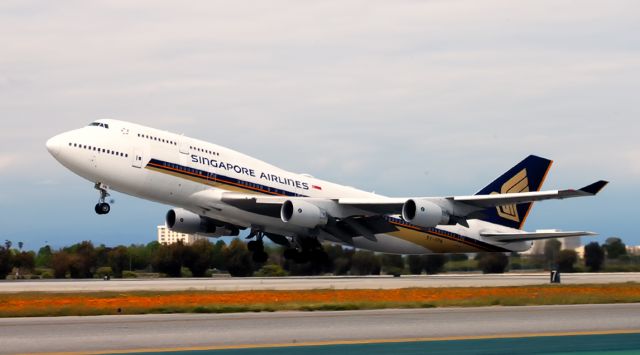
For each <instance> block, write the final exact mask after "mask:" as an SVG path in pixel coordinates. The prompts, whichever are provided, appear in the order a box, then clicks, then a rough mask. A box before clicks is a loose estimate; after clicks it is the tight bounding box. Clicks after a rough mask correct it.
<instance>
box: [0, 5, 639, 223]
mask: <svg viewBox="0 0 640 355" xmlns="http://www.w3.org/2000/svg"><path fill="white" fill-rule="evenodd" d="M638 10H640V5H639V4H638V3H637V2H635V1H617V0H614V1H608V2H607V3H606V5H602V2H601V1H582V2H580V6H576V5H575V2H573V1H557V0H554V1H550V0H548V1H533V0H532V1H525V2H517V3H515V2H512V1H505V0H488V1H483V2H478V1H473V0H457V1H393V2H385V1H368V0H367V1H342V0H339V1H338V0H336V1H322V2H299V1H269V2H224V1H207V2H195V3H190V4H189V5H188V6H184V5H182V4H179V3H177V2H174V1H141V2H129V1H105V2H97V3H96V2H93V3H91V4H88V3H87V4H85V3H82V2H75V1H69V2H64V1H63V2H55V3H47V4H42V3H40V2H30V1H5V2H2V3H1V4H0V41H1V42H2V43H3V49H2V56H0V93H1V95H0V111H1V112H2V118H1V120H2V129H1V130H0V152H19V154H20V159H18V158H17V157H15V156H12V155H11V154H7V153H2V154H0V168H2V173H0V183H3V182H5V183H6V181H7V179H9V178H11V179H12V180H11V181H14V180H17V179H18V178H20V179H21V181H23V182H24V183H25V184H31V183H36V182H38V181H40V182H42V181H56V182H60V184H64V185H65V186H71V185H73V186H75V184H76V183H78V182H79V181H80V180H79V178H76V177H74V176H72V175H71V174H70V173H68V172H66V171H65V170H64V169H63V168H61V167H60V166H59V165H58V164H57V163H56V162H55V161H54V160H53V159H52V158H51V157H50V156H49V154H48V153H47V152H46V149H45V148H44V142H45V141H46V139H47V138H49V137H51V136H53V135H55V134H57V133H60V132H62V131H66V130H70V129H73V128H77V127H80V126H83V125H85V124H87V123H88V122H90V121H92V120H94V119H95V118H102V117H109V118H119V119H124V120H129V121H134V122H137V123H141V124H146V125H150V126H154V127H158V128H162V129H167V130H171V131H175V132H179V133H185V134H187V135H190V136H195V137H198V138H202V139H205V140H208V141H212V142H215V143H219V144H221V145H225V146H229V147H231V148H234V149H236V150H238V151H241V152H245V153H247V154H250V155H254V156H256V157H258V158H261V159H264V160H267V161H269V162H272V163H274V164H275V165H278V166H282V167H284V168H287V169H290V170H293V171H300V172H308V173H311V174H313V175H315V176H317V177H320V178H326V179H330V180H335V181H337V182H340V183H344V184H349V185H354V186H356V187H362V188H364V189H367V190H376V191H378V192H380V193H384V194H389V195H415V194H423V193H425V194H427V193H428V194H438V193H441V194H451V193H455V192H457V193H471V192H473V191H474V190H476V189H477V188H478V187H480V186H481V185H483V184H484V183H486V182H487V181H489V180H491V179H493V178H494V177H495V175H496V174H498V173H499V172H500V171H502V170H506V169H507V168H508V167H509V166H510V165H512V164H513V163H515V162H517V161H519V160H520V159H522V158H523V157H524V156H526V155H528V154H531V153H535V154H540V155H544V156H548V157H550V158H552V159H554V160H555V161H556V164H555V167H554V170H553V172H552V174H551V176H550V181H549V183H550V184H552V183H553V184H557V185H562V186H554V187H564V184H565V183H571V184H573V183H574V182H575V181H577V182H578V183H581V182H582V181H584V182H589V180H591V179H592V178H599V177H600V174H602V175H608V176H610V177H611V178H612V179H615V180H616V183H618V184H623V185H628V186H632V187H633V186H635V185H634V184H636V185H637V183H636V181H637V175H638V172H637V170H638V169H636V168H635V167H637V161H638V159H637V155H638V154H637V153H635V152H638V151H640V143H638V140H637V137H636V136H637V132H639V131H640V121H638V120H637V117H640V106H638V105H637V92H639V91H640V84H639V83H640V64H639V63H640V41H639V40H638V36H637V35H636V34H637V33H639V32H640V22H639V21H637V14H638ZM7 156H8V157H9V158H7ZM3 159H4V160H3ZM634 162H635V163H634ZM630 163H631V165H630ZM18 164H19V167H20V169H19V171H18V170H15V169H14V170H11V171H8V170H9V169H7V168H6V167H9V166H11V167H12V168H13V167H16V166H18ZM425 171H429V174H428V176H425V174H424V172H425ZM42 174H44V175H46V176H41V175H42ZM554 179H555V180H554ZM585 180H586V181H585ZM78 185H79V183H78ZM47 186H49V185H41V188H43V189H44V188H46V187H47ZM79 186H82V185H79ZM49 188H50V189H51V190H50V192H51V193H52V194H53V193H54V192H55V191H56V190H55V189H54V187H53V186H49ZM55 188H56V189H57V188H58V187H55ZM89 188H90V187H89ZM78 191H84V190H81V189H80V188H78ZM90 192H92V191H90ZM74 193H75V192H74ZM78 194H79V192H78ZM75 196H76V197H77V196H79V195H75ZM34 198H35V197H34ZM84 198H85V197H82V199H84ZM78 199H79V198H78ZM70 200H71V199H70ZM35 203H37V201H34V204H35ZM619 203H621V204H624V203H625V202H624V201H619ZM118 208H126V206H125V207H121V206H118ZM16 213H17V214H22V215H27V214H28V213H26V212H25V211H16ZM16 220H18V219H16ZM612 224H615V223H613V222H612ZM629 228H630V227H629Z"/></svg>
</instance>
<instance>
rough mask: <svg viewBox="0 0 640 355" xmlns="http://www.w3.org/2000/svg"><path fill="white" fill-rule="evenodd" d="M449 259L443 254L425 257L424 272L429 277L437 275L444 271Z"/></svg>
mask: <svg viewBox="0 0 640 355" xmlns="http://www.w3.org/2000/svg"><path fill="white" fill-rule="evenodd" d="M446 262H447V257H446V256H444V255H442V254H432V255H425V256H424V262H423V265H424V271H425V272H426V273H427V275H433V274H437V273H439V272H441V271H442V269H443V268H444V264H445V263H446Z"/></svg>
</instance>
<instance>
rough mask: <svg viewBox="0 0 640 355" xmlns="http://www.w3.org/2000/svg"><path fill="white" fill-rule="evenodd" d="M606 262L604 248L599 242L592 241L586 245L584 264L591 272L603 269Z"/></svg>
mask: <svg viewBox="0 0 640 355" xmlns="http://www.w3.org/2000/svg"><path fill="white" fill-rule="evenodd" d="M602 264H604V249H603V248H602V247H601V246H600V244H598V242H591V243H589V244H587V245H585V247H584V265H585V266H586V267H587V268H588V269H589V271H591V272H597V271H600V270H601V269H602Z"/></svg>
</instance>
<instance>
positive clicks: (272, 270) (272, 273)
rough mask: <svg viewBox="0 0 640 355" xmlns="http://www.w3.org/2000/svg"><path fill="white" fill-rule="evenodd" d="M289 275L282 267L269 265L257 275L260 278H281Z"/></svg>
mask: <svg viewBox="0 0 640 355" xmlns="http://www.w3.org/2000/svg"><path fill="white" fill-rule="evenodd" d="M287 275H288V273H287V272H286V271H285V270H284V269H283V268H282V266H280V265H276V264H267V265H264V266H263V267H262V268H261V269H260V270H258V271H257V272H256V273H255V276H258V277H281V276H287Z"/></svg>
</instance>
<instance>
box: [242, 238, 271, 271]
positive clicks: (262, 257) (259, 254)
mask: <svg viewBox="0 0 640 355" xmlns="http://www.w3.org/2000/svg"><path fill="white" fill-rule="evenodd" d="M254 235H255V236H256V240H252V241H250V242H248V243H247V249H249V251H250V252H252V253H253V254H252V255H251V258H252V259H253V261H254V262H255V263H257V264H263V263H265V262H266V261H267V260H268V259H269V254H267V253H266V252H265V251H264V242H263V241H262V238H263V236H264V234H263V233H262V232H254V231H252V232H251V234H250V235H249V236H250V237H253V236H254Z"/></svg>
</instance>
